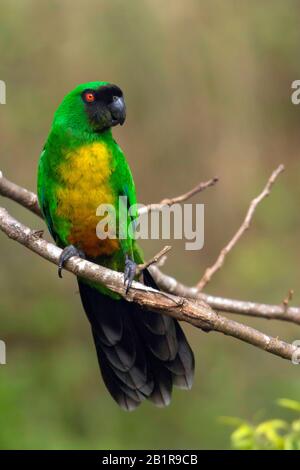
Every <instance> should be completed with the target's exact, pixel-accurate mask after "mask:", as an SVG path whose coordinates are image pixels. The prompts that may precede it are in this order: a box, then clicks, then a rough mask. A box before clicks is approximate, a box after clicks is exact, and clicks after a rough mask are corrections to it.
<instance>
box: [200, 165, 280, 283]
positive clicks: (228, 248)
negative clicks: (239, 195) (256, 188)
mask: <svg viewBox="0 0 300 470" xmlns="http://www.w3.org/2000/svg"><path fill="white" fill-rule="evenodd" d="M283 170H284V165H279V167H278V168H276V170H274V171H273V173H272V174H271V176H270V178H269V180H268V182H267V184H266V186H265V188H264V189H263V191H262V192H261V193H260V194H259V195H258V196H257V197H256V198H254V199H253V200H252V201H251V204H250V206H249V209H248V211H247V214H246V217H245V219H244V221H243V223H242V225H241V226H240V228H239V229H238V231H237V232H236V233H235V234H234V236H233V237H232V239H231V240H230V241H229V243H227V245H226V246H225V247H224V248H222V250H221V252H220V254H219V256H218V258H217V259H216V261H215V263H214V264H213V265H212V266H210V267H209V268H207V269H206V271H205V273H204V275H203V276H202V278H201V279H200V281H199V282H198V284H197V288H198V290H199V291H202V290H203V288H204V287H205V286H206V284H208V283H209V282H210V280H211V278H212V277H213V275H214V274H215V273H216V272H217V271H219V269H221V268H222V266H223V264H224V262H225V258H226V256H227V255H228V253H229V252H230V251H231V250H232V249H233V248H234V246H235V245H236V244H237V242H238V241H239V239H240V238H241V237H242V236H243V235H244V233H245V232H246V230H248V228H249V227H250V224H251V220H252V218H253V216H254V212H255V210H256V208H257V206H258V204H259V203H260V202H261V201H262V200H263V199H264V198H265V197H267V196H268V195H269V194H270V192H271V188H272V186H273V184H274V183H275V180H276V178H277V177H278V176H279V174H280V173H282V172H283Z"/></svg>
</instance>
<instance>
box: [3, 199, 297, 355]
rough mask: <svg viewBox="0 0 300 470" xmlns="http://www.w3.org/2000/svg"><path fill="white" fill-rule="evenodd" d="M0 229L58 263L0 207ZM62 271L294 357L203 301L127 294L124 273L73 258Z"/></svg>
mask: <svg viewBox="0 0 300 470" xmlns="http://www.w3.org/2000/svg"><path fill="white" fill-rule="evenodd" d="M0 229H1V230H2V231H3V232H4V233H6V235H7V236H8V237H9V238H11V239H13V240H15V241H17V242H18V243H20V244H22V245H23V246H25V247H26V248H28V249H30V250H31V251H33V252H34V253H36V254H38V255H40V256H41V257H43V258H44V259H46V260H48V261H51V262H52V263H55V264H58V261H59V257H60V254H61V252H62V250H61V249H60V248H58V247H57V246H55V245H53V244H52V243H48V242H47V241H46V240H44V239H42V238H41V236H40V235H41V234H40V233H39V232H36V231H33V230H31V229H30V228H29V227H26V226H25V225H23V224H21V223H20V222H19V221H17V220H16V219H14V218H13V217H12V216H11V215H9V214H8V212H7V211H6V210H5V209H4V208H0ZM65 268H66V269H67V270H68V271H70V272H72V273H73V274H75V275H76V276H79V277H82V278H85V279H88V280H90V281H94V282H98V283H100V284H103V285H105V286H106V287H108V288H109V289H111V290H112V291H113V292H116V293H118V294H120V295H121V296H122V297H124V298H126V300H127V301H131V302H136V303H137V304H139V305H140V306H141V307H143V308H146V309H149V310H151V311H153V312H157V313H161V314H164V315H168V316H170V317H172V318H176V319H177V320H179V321H186V322H188V323H190V324H192V325H193V326H195V327H196V328H200V329H202V330H204V331H217V332H219V333H223V334H225V335H229V336H232V337H234V338H236V339H239V340H241V341H244V342H246V343H249V344H252V345H253V346H256V347H258V348H260V349H263V350H264V351H267V352H269V353H271V354H274V355H276V356H279V357H281V358H283V359H289V360H291V359H292V357H293V356H294V355H295V354H297V350H298V348H297V347H296V346H294V345H292V344H289V343H286V342H284V341H281V340H279V339H278V338H273V337H271V336H268V335H266V334H264V333H261V332H260V331H258V330H256V329H254V328H251V327H249V326H246V325H243V324H241V323H238V322H236V321H233V320H229V319H228V318H225V317H223V316H221V315H218V314H217V313H215V312H214V311H213V310H212V309H211V308H210V307H209V305H207V304H206V303H205V302H203V301H202V300H198V301H197V302H192V301H190V300H188V299H186V298H183V297H179V296H175V295H172V294H167V293H165V292H160V291H157V290H155V289H152V288H150V287H146V286H144V285H143V284H140V283H138V282H133V284H132V287H131V289H130V291H129V293H128V294H127V295H126V293H125V292H126V288H125V287H124V282H123V281H124V277H123V274H121V273H118V272H116V271H112V270H110V269H107V268H104V267H102V266H99V265H96V264H94V263H91V262H89V261H86V260H83V259H81V258H78V257H75V256H74V257H73V258H71V259H70V260H69V261H68V262H67V263H66V266H65Z"/></svg>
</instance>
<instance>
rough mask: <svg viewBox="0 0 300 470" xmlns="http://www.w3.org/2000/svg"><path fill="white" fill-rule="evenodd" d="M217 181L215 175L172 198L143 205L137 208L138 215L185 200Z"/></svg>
mask: <svg viewBox="0 0 300 470" xmlns="http://www.w3.org/2000/svg"><path fill="white" fill-rule="evenodd" d="M218 181H219V178H217V177H215V178H212V179H210V180H208V181H205V182H201V183H199V184H197V186H195V187H194V188H193V189H191V190H190V191H188V192H187V193H184V194H181V195H180V196H176V197H173V198H165V199H163V200H162V201H160V202H159V203H157V204H148V205H147V206H143V207H141V208H140V209H139V215H143V214H146V213H147V212H151V211H158V210H161V209H162V208H163V207H164V206H171V205H172V204H177V203H180V202H184V201H187V200H188V199H190V198H191V197H193V196H195V194H198V193H201V192H202V191H204V190H205V189H207V188H209V187H210V186H214V185H215V184H216V183H217V182H218Z"/></svg>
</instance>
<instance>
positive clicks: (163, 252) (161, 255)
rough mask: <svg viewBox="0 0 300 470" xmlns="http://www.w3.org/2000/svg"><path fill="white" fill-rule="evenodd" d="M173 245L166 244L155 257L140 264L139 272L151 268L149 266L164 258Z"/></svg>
mask: <svg viewBox="0 0 300 470" xmlns="http://www.w3.org/2000/svg"><path fill="white" fill-rule="evenodd" d="M171 248H172V247H171V246H169V245H166V246H165V247H164V248H163V249H162V250H160V251H159V252H158V253H157V254H156V255H155V256H153V258H151V259H150V260H149V261H146V263H142V264H139V265H138V270H137V271H138V273H139V272H142V271H144V270H145V269H147V268H149V266H152V265H153V264H157V263H158V262H159V261H160V260H161V259H162V258H165V257H166V254H167V253H169V251H170V250H171Z"/></svg>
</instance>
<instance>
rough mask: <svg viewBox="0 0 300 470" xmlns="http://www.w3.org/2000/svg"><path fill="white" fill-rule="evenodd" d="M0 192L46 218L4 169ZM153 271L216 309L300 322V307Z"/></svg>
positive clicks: (169, 287) (166, 285)
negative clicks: (211, 289) (241, 296)
mask: <svg viewBox="0 0 300 470" xmlns="http://www.w3.org/2000/svg"><path fill="white" fill-rule="evenodd" d="M0 195H2V196H4V197H7V198H9V199H12V200H13V201H15V202H17V203H18V204H20V205H21V206H23V207H24V208H26V209H28V210H30V211H31V212H33V213H34V214H36V215H38V216H39V217H41V218H43V217H42V214H41V212H40V209H39V207H38V202H37V197H36V195H35V194H34V193H32V192H30V191H27V190H26V189H24V188H22V187H21V186H18V185H16V184H15V183H13V182H11V181H9V180H8V179H6V178H4V177H3V175H2V173H1V172H0ZM150 270H151V272H152V274H153V276H154V277H155V280H156V282H157V284H158V286H159V287H160V288H161V289H162V290H163V291H165V292H168V293H172V294H174V295H178V296H180V297H185V298H190V299H199V300H204V301H206V302H207V303H208V304H209V305H210V306H211V307H212V308H213V309H215V310H217V311H222V312H228V313H233V314H239V315H246V316H251V317H257V318H263V319H267V320H281V321H287V322H291V323H295V324H297V325H300V308H299V307H291V306H288V307H286V306H284V305H283V304H280V305H270V304H262V303H258V302H251V301H244V300H237V299H229V298H226V297H220V296H213V295H208V294H205V293H203V292H199V290H198V288H197V287H189V286H186V285H184V284H182V283H181V282H179V281H177V280H176V279H175V278H174V277H171V276H168V275H167V274H165V273H163V272H161V271H160V270H159V269H158V267H157V266H151V267H150Z"/></svg>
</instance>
